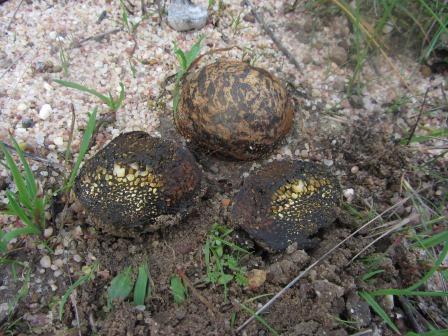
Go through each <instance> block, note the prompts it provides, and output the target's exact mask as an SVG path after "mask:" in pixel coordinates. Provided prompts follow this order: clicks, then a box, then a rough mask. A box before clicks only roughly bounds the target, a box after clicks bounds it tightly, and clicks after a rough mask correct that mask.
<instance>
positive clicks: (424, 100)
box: [406, 88, 429, 145]
mask: <svg viewBox="0 0 448 336" xmlns="http://www.w3.org/2000/svg"><path fill="white" fill-rule="evenodd" d="M428 92H429V88H427V89H426V92H425V97H424V98H423V103H422V105H421V106H420V112H419V113H418V116H417V120H416V121H415V124H414V126H412V129H411V131H410V132H409V137H408V140H407V141H406V145H409V144H410V143H411V140H412V137H413V136H414V133H415V130H416V129H417V126H418V123H419V122H420V118H421V117H422V113H423V108H424V107H425V104H426V98H427V97H428Z"/></svg>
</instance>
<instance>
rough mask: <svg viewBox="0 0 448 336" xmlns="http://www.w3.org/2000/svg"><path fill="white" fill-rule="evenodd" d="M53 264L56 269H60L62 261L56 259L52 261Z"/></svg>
mask: <svg viewBox="0 0 448 336" xmlns="http://www.w3.org/2000/svg"><path fill="white" fill-rule="evenodd" d="M53 264H54V265H56V266H57V267H62V266H63V265H64V261H63V260H62V259H56V260H55V261H53Z"/></svg>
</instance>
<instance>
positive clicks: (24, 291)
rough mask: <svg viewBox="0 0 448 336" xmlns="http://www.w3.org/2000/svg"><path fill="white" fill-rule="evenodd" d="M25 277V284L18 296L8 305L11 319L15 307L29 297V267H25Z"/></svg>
mask: <svg viewBox="0 0 448 336" xmlns="http://www.w3.org/2000/svg"><path fill="white" fill-rule="evenodd" d="M24 273H25V274H24V276H23V284H22V287H20V289H19V291H18V292H17V294H16V296H15V297H14V298H13V300H12V301H11V302H9V303H8V315H9V318H11V314H12V312H13V311H14V309H15V307H16V306H17V304H18V303H19V301H20V300H22V299H23V298H25V297H26V296H27V295H28V292H29V290H30V278H31V269H30V268H29V267H25V270H24Z"/></svg>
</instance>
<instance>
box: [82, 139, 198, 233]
mask: <svg viewBox="0 0 448 336" xmlns="http://www.w3.org/2000/svg"><path fill="white" fill-rule="evenodd" d="M200 181H201V171H200V169H199V167H198V166H197V164H196V162H195V160H194V158H193V156H192V155H191V153H190V152H189V151H188V150H187V149H184V148H182V147H180V146H179V145H176V144H174V143H171V142H168V141H164V140H162V139H158V138H153V137H151V136H149V135H148V134H147V133H145V132H130V133H125V134H121V135H120V136H118V137H116V138H115V139H113V140H112V141H111V142H110V143H109V144H108V145H107V146H106V147H105V148H104V149H102V150H101V151H99V152H98V153H97V154H96V155H95V156H94V157H92V158H91V159H90V160H88V161H87V162H86V163H85V165H84V166H83V167H82V169H81V171H80V173H79V175H78V177H77V179H76V182H75V186H74V191H75V194H76V196H77V198H78V199H79V201H80V202H81V204H82V205H83V206H84V207H85V208H86V209H87V210H88V212H89V213H90V214H91V215H92V217H93V218H94V219H95V220H96V222H97V224H99V226H100V227H102V228H106V230H107V228H108V227H110V230H108V231H110V232H111V233H117V234H118V235H127V234H123V233H124V232H126V231H127V230H128V229H140V230H143V231H153V230H154V229H157V228H159V226H158V225H155V224H154V223H155V222H156V219H157V218H158V217H159V216H161V215H170V214H177V213H181V212H182V211H184V210H185V209H186V208H187V207H188V206H189V205H191V203H192V200H193V199H194V196H195V194H197V192H198V190H199V189H200V184H201V183H200Z"/></svg>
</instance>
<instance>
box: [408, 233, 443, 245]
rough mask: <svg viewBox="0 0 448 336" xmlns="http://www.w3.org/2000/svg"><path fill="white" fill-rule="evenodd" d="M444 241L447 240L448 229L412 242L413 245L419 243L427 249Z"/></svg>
mask: <svg viewBox="0 0 448 336" xmlns="http://www.w3.org/2000/svg"><path fill="white" fill-rule="evenodd" d="M446 241H448V231H443V232H440V233H437V234H435V235H434V236H431V237H429V238H426V239H423V240H421V241H418V242H416V243H414V245H420V246H421V247H423V248H425V249H428V248H431V247H434V246H437V245H439V244H442V243H443V242H446Z"/></svg>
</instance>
